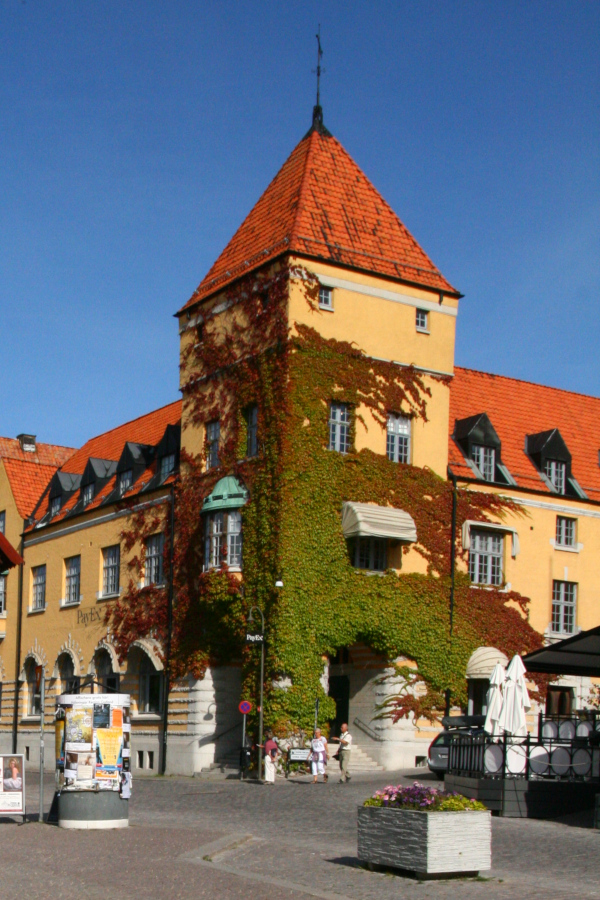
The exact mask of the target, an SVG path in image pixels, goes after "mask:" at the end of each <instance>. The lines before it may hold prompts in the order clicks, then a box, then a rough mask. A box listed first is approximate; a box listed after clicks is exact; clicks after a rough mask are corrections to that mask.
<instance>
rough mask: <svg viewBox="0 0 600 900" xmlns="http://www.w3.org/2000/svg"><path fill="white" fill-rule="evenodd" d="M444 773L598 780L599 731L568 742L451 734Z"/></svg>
mask: <svg viewBox="0 0 600 900" xmlns="http://www.w3.org/2000/svg"><path fill="white" fill-rule="evenodd" d="M596 736H598V739H596ZM448 772H449V773H450V774H451V775H463V776H469V777H476V778H527V779H538V778H551V779H555V780H557V779H560V780H564V781H600V732H592V733H591V734H590V735H588V736H587V737H579V738H578V737H575V738H573V739H571V740H566V739H564V738H557V739H554V738H548V737H543V738H542V739H541V740H540V739H539V737H536V736H535V735H534V736H532V735H530V734H528V735H527V737H512V736H508V735H503V736H502V737H497V736H496V737H494V736H491V735H488V734H453V735H452V736H451V743H450V748H449V757H448Z"/></svg>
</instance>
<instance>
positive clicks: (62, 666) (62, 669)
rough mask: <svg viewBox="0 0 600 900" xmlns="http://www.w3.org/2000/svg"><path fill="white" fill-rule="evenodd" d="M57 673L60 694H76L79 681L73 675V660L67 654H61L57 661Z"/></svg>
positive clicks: (76, 676)
mask: <svg viewBox="0 0 600 900" xmlns="http://www.w3.org/2000/svg"><path fill="white" fill-rule="evenodd" d="M58 671H59V673H60V686H61V693H63V694H78V693H79V685H80V679H79V676H78V675H75V667H74V665H73V660H72V659H71V657H70V656H69V654H68V653H63V655H62V656H61V657H60V659H59V661H58Z"/></svg>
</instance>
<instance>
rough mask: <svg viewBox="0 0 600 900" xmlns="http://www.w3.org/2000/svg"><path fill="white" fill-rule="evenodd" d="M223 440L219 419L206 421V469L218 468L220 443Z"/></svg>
mask: <svg viewBox="0 0 600 900" xmlns="http://www.w3.org/2000/svg"><path fill="white" fill-rule="evenodd" d="M220 441H221V423H220V422H219V420H218V419H213V421H212V422H207V423H206V469H207V471H208V470H209V469H217V468H218V467H219V466H220V465H221V463H220V460H219V443H220Z"/></svg>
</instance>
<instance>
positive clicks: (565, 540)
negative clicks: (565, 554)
mask: <svg viewBox="0 0 600 900" xmlns="http://www.w3.org/2000/svg"><path fill="white" fill-rule="evenodd" d="M576 522H577V519H569V518H567V516H557V517H556V546H557V547H575V546H576V545H575V523H576Z"/></svg>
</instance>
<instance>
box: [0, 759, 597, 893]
mask: <svg viewBox="0 0 600 900" xmlns="http://www.w3.org/2000/svg"><path fill="white" fill-rule="evenodd" d="M429 777H430V776H428V774H427V773H421V774H419V780H421V781H427V780H429ZM401 780H402V781H406V782H408V783H410V782H411V781H413V780H415V776H414V775H411V776H408V777H407V776H405V777H401V776H400V775H399V774H396V775H395V776H394V775H391V774H389V773H388V774H386V775H385V776H384V777H382V776H381V775H377V776H372V775H369V776H366V775H365V776H357V777H355V778H354V779H352V782H351V783H350V784H348V785H341V784H337V783H335V782H334V783H332V781H330V782H329V783H328V784H318V785H316V786H312V785H310V784H309V783H308V779H307V778H306V777H304V778H297V779H290V781H289V782H284V781H283V780H281V781H278V783H277V784H276V785H275V786H264V785H258V784H256V783H252V782H243V783H240V782H239V781H237V780H225V779H220V780H219V779H214V780H213V779H211V780H204V779H199V778H198V779H194V778H164V779H163V778H153V779H142V778H138V779H136V781H135V785H134V797H133V800H132V801H131V805H130V821H131V827H130V828H129V829H124V830H122V831H106V832H83V831H81V832H79V831H78V832H73V831H63V830H61V829H59V828H56V827H54V826H50V825H45V824H44V825H42V824H39V823H38V822H35V821H29V822H28V823H26V824H25V825H18V824H16V823H14V822H9V821H8V820H0V840H1V842H2V854H1V860H2V861H1V862H0V898H1V900H17V898H19V900H21V898H22V897H24V896H25V897H27V898H28V900H38V898H44V900H46V898H52V900H55V898H57V900H62V898H69V900H73V898H74V897H76V898H77V900H82V898H85V900H135V898H136V897H140V898H144V900H146V898H148V900H158V898H161V900H162V898H173V900H180V898H181V900H187V898H192V897H193V898H198V897H217V896H218V897H219V898H220V900H229V898H237V897H244V898H246V900H259V898H260V900H264V898H265V896H267V895H271V896H272V897H277V900H308V898H310V897H319V898H326V900H346V898H352V900H392V898H393V900H397V898H414V900H425V898H433V897H435V898H436V900H446V898H455V897H457V896H460V898H461V900H463V898H465V900H479V898H494V900H496V898H498V900H504V898H507V900H508V898H511V900H512V898H515V897H516V898H518V900H529V898H536V900H537V898H544V900H563V898H564V900H567V898H568V900H572V898H573V897H574V896H576V897H578V898H599V900H600V852H599V851H600V832H598V831H594V830H593V829H591V828H590V827H589V825H591V816H587V815H583V816H580V817H571V819H570V821H568V822H567V821H563V822H562V823H557V822H542V821H534V820H526V819H493V820H492V830H493V860H492V864H493V868H492V870H491V871H490V872H486V873H482V877H481V878H480V879H461V880H451V881H435V882H418V881H416V880H413V879H411V878H405V877H400V876H398V875H391V874H385V873H380V872H369V871H367V870H365V869H363V868H361V867H360V866H359V865H358V862H357V859H356V807H357V805H358V804H359V803H360V801H361V800H363V799H364V798H365V797H366V796H369V794H371V793H372V791H374V790H375V789H377V788H378V787H382V786H383V785H384V784H386V783H389V782H390V781H394V782H396V783H397V782H398V781H401ZM45 793H46V810H47V809H48V807H49V805H50V800H51V796H52V786H51V785H47V791H46V792H45ZM34 810H37V796H36V791H35V786H34V785H33V778H31V779H30V789H29V794H28V811H29V812H30V813H31V814H33V811H34ZM33 818H36V817H35V816H33ZM582 826H587V827H582Z"/></svg>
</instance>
